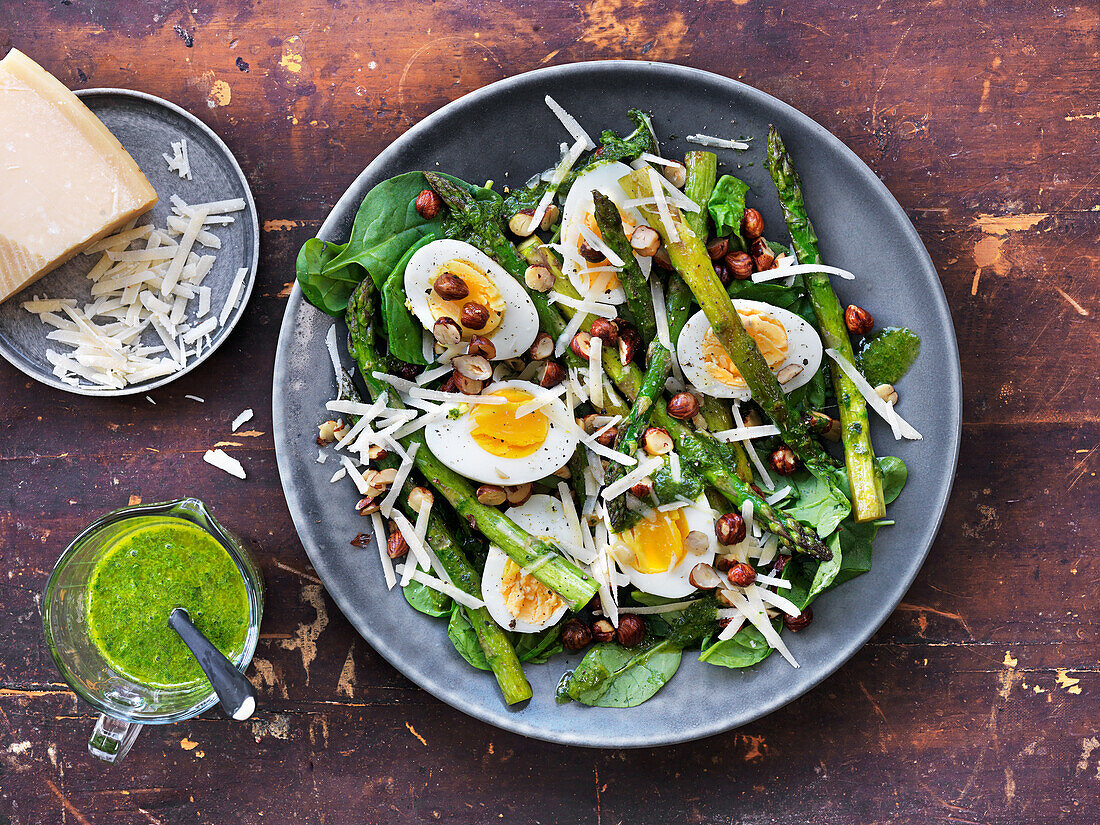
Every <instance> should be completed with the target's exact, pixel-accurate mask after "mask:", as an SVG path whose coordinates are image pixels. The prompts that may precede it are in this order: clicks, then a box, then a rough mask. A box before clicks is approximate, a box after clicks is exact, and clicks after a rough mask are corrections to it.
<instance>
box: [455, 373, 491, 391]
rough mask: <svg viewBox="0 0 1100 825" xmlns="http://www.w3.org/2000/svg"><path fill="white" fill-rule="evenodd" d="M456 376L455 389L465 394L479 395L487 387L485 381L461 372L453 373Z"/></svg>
mask: <svg viewBox="0 0 1100 825" xmlns="http://www.w3.org/2000/svg"><path fill="white" fill-rule="evenodd" d="M451 375H452V376H454V387H455V388H454V391H455V392H460V393H463V394H464V395H478V394H479V393H480V392H481V391H482V390H483V389H485V382H484V381H482V380H480V379H477V378H467V377H466V376H465V375H463V374H462V373H461V372H457V371H456V372H453V373H451Z"/></svg>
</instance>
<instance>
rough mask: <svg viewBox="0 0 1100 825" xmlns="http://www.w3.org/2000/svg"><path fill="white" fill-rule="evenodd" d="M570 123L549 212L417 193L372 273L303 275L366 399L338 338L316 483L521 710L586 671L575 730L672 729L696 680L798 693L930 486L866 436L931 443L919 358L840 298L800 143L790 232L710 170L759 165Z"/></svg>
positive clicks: (385, 191) (330, 270)
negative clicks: (634, 714) (652, 704)
mask: <svg viewBox="0 0 1100 825" xmlns="http://www.w3.org/2000/svg"><path fill="white" fill-rule="evenodd" d="M546 103H547V105H548V106H549V107H550V108H551V110H552V111H553V112H554V114H555V115H557V117H558V118H559V119H560V121H561V123H562V126H563V128H564V130H565V132H566V133H567V134H568V136H569V138H570V140H569V141H568V142H566V143H563V144H562V147H561V157H560V159H559V160H558V161H557V163H555V164H554V165H553V166H552V167H551V168H549V169H547V170H546V171H544V172H541V173H539V174H536V175H534V176H533V177H532V178H531V179H530V180H529V181H528V182H527V183H526V184H525V185H524V186H523V187H521V188H518V189H511V190H510V189H508V188H507V187H505V188H503V189H500V188H498V187H497V186H496V185H494V183H493V182H492V181H488V182H486V183H485V184H484V185H478V184H473V183H469V182H467V181H463V180H460V179H458V178H456V177H453V176H451V175H448V174H445V173H443V172H438V171H429V172H408V173H405V174H401V175H398V176H396V177H392V178H389V179H388V180H384V181H382V182H381V183H379V184H378V185H377V186H375V187H374V188H373V189H371V191H370V192H369V193H368V194H367V195H366V197H365V198H364V199H363V202H362V204H361V206H360V208H359V210H358V213H357V215H356V218H355V222H354V225H353V227H352V229H351V233H350V237H349V239H348V241H347V242H346V243H342V244H341V243H332V242H327V241H324V240H321V239H319V238H313V239H311V240H309V241H307V242H306V244H305V245H304V246H303V247H302V249H301V251H300V253H299V256H298V261H297V277H298V283H299V284H300V286H301V288H302V291H303V294H304V295H305V297H306V298H307V299H308V300H309V301H310V302H311V303H312V304H314V305H315V306H316V307H318V308H319V309H321V310H323V311H324V312H327V313H329V314H330V315H333V316H335V317H336V318H337V319H343V320H344V321H345V322H346V325H347V335H346V350H347V353H348V354H350V356H351V358H352V360H353V362H354V372H355V373H356V375H352V373H351V372H349V371H347V370H345V369H344V367H343V366H342V364H343V360H342V352H341V349H342V347H341V341H340V340H338V339H339V338H340V337H341V336H340V335H339V334H338V332H337V324H334V325H333V327H332V329H331V330H330V332H329V337H328V345H329V354H330V356H331V360H332V364H333V367H334V369H335V374H336V391H335V392H334V396H335V397H334V398H333V399H332V400H330V401H328V403H327V404H326V411H327V419H328V420H325V421H324V422H323V423H322V424H321V425H320V427H319V434H318V443H319V444H320V445H321V449H320V450H319V452H318V456H317V461H318V462H320V463H325V462H328V461H330V460H331V461H332V462H333V465H334V466H335V473H334V475H333V477H332V481H333V483H336V482H340V481H341V480H344V479H347V480H348V482H349V483H350V485H353V486H354V488H355V496H354V498H352V497H351V496H350V495H349V505H348V506H352V502H355V504H354V506H355V507H356V509H357V510H358V511H359V512H360V513H361V514H362V515H363V516H364V517H367V518H369V519H370V520H371V523H372V531H373V535H374V537H375V539H376V543H377V547H378V560H379V564H378V566H377V568H375V569H374V570H372V571H368V573H369V574H370V575H377V576H379V577H384V581H385V583H386V586H387V587H388V588H389V589H390V590H395V589H398V588H400V589H401V591H402V593H403V595H404V598H405V600H406V601H407V602H408V605H409V607H411V608H412V609H415V610H418V611H420V612H422V613H425V614H427V615H429V616H434V617H438V618H439V619H440V620H441V624H442V623H443V622H445V623H446V634H447V637H448V639H449V640H450V642H451V643H453V645H454V647H455V649H456V651H457V652H458V654H459V655H460V656H461V657H462V658H463V659H465V660H466V661H467V662H468V663H469V664H470V665H472V666H473V667H475V668H480V669H482V670H487V671H491V672H492V673H493V675H494V676H495V678H496V681H497V683H498V685H499V687H500V691H501V693H502V695H503V697H504V700H505V701H506V702H508V703H509V704H514V703H518V702H522V701H524V700H526V699H528V698H530V697H531V687H530V685H529V683H528V681H527V678H526V677H525V675H524V670H523V668H524V666H525V665H527V664H542V663H546V662H547V661H549V660H550V659H552V658H554V657H555V656H556V655H557V654H560V653H563V652H566V651H568V652H570V653H574V654H581V653H583V657H582V658H580V660H579V662H576V661H575V660H574V666H573V667H572V668H571V669H568V670H564V669H563V670H564V673H563V676H562V679H561V681H560V683H559V689H558V699H559V701H563V702H566V701H577V702H581V703H584V704H587V705H593V706H600V707H633V706H636V705H638V704H641V703H642V702H644V701H646V700H647V699H649V698H650V697H651V696H653V695H654V694H655V693H656V692H657V691H659V690H660V689H661V687H662V686H663V685H664V684H666V683H667V682H668V680H669V679H671V678H672V676H673V675H674V674H675V672H676V670H677V668H678V667H679V664H680V661H681V659H682V657H683V656H684V655H685V653H686V654H687V655H694V656H697V657H698V658H699V660H700V661H703V662H706V663H707V664H710V665H715V666H721V667H727V668H744V667H750V666H752V665H755V664H756V663H758V662H760V661H762V660H763V659H765V658H766V657H768V656H769V655H770V654H771V653H772V652H773V651H777V652H778V653H779V654H780V656H782V657H783V658H784V659H785V660H786V661H787V662H788V663H789V664H790V665H791V666H792V667H798V662H797V660H796V658H795V656H794V655H793V654H792V652H791V651H790V649H789V648H788V646H787V644H786V642H785V631H786V632H791V633H795V632H803V631H805V632H812V630H807V628H809V627H810V625H811V622H812V618H813V612H812V608H811V603H812V602H813V601H814V600H815V599H816V598H817V597H818V596H819V595H821V594H822V593H824V592H825V591H827V590H829V589H830V588H832V587H835V586H837V585H839V584H841V583H843V582H845V581H847V580H849V579H851V578H853V577H855V576H858V575H859V574H860V573H863V572H865V571H866V570H868V569H869V568H870V565H871V548H872V541H873V539H874V537H875V534H876V532H877V531H878V530H879V529H880V528H881V527H884V526H888V525H892V524H893V522H892V521H891V520H889V519H888V517H887V513H886V505H887V504H889V503H890V502H892V501H893V500H894V499H895V498H896V497H897V496H898V494H899V493H900V492H901V490H902V487H903V486H904V484H905V480H906V469H905V465H904V464H903V463H902V461H901V460H900V459H898V458H894V457H891V456H886V455H879V456H876V454H875V451H874V448H873V445H872V443H871V433H870V420H869V418H870V413H871V412H872V411H873V412H874V413H875V415H877V416H880V417H882V418H883V419H884V420H885V421H886V422H887V424H888V425H889V427H890V430H891V433H892V434H893V436H894V437H895V438H896V439H919V438H920V437H921V436H920V434H919V433H918V432H917V431H916V430H915V429H914V428H913V427H912V426H911V425H909V424H908V423H907V422H906V421H905V420H904V419H903V418H902V417H901V416H900V415H899V414H898V413H897V411H896V410H895V405H896V403H897V401H898V393H897V390H896V389H895V388H894V385H895V384H896V383H897V382H898V381H899V380H900V379H901V378H902V376H903V375H904V374H905V373H906V371H907V370H908V369H909V367H910V366H911V365H912V363H913V362H914V360H915V359H916V357H917V355H918V352H919V346H920V342H919V338H918V337H917V335H916V334H914V333H913V332H911V331H910V330H908V329H905V328H904V327H882V326H876V324H875V320H874V319H873V318H872V316H871V314H870V313H868V312H867V311H866V310H865V309H863V308H861V307H860V306H857V305H854V304H853V305H849V306H847V307H845V306H844V305H843V304H842V303H841V302H840V300H839V299H838V297H837V294H836V292H835V291H834V289H833V284H832V279H835V278H840V279H855V278H856V275H854V274H853V273H850V272H846V271H845V270H842V269H838V268H836V267H832V266H828V265H826V264H824V263H823V262H822V260H821V256H820V254H819V251H818V240H817V236H816V235H815V233H814V229H813V226H812V225H811V223H810V218H809V216H808V215H807V212H806V207H805V203H804V201H803V194H802V185H801V180H800V178H799V176H798V173H797V172H796V171H795V169H794V167H793V165H792V162H791V158H790V156H789V155H788V153H787V150H786V148H785V147H784V145H783V141H782V139H781V137H780V135H779V134H778V133H777V132H776V130H775V129H772V130H771V132H770V133H769V134H768V136H767V147H766V149H767V166H768V170H769V172H770V173H771V177H772V180H773V181H774V183H775V187H776V191H777V192H778V196H779V202H780V206H781V208H782V213H783V216H784V219H785V223H786V227H785V230H786V231H785V232H780V231H779V230H778V229H777V228H775V227H767V228H765V226H764V219H763V217H762V215H761V213H760V212H759V211H758V210H756V209H754V208H752V207H751V206H748V205H747V204H746V196H747V195H748V193H749V187H748V186H747V185H746V184H745V183H744V182H742V181H741V180H739V179H738V178H737V177H736V176H734V175H732V174H721V175H719V173H718V156H717V154H716V152H712V151H707V150H706V149H715V150H717V151H723V152H738V151H743V150H744V149H747V148H748V144H746V143H744V142H741V141H734V140H728V139H725V138H715V137H709V136H706V135H692V136H690V137H689V138H688V140H689V141H691V142H693V143H696V144H699V145H701V146H703V147H705V148H704V149H700V150H697V151H690V152H688V153H687V154H686V155H685V157H684V158H683V160H682V161H681V160H679V159H672V158H666V157H663V156H662V154H661V149H660V146H659V144H658V141H657V136H656V133H655V131H654V128H653V124H652V122H651V118H650V116H649V115H647V114H645V113H643V112H641V111H638V110H631V111H630V112H629V117H630V119H631V120H632V121H633V124H634V129H633V131H632V132H630V133H629V134H627V135H626V136H620V135H619V134H616V133H615V132H613V131H604V132H603V133H602V134H601V135H600V137H599V140H598V141H596V140H593V139H592V137H591V136H590V135H589V134H588V132H586V131H585V129H584V128H583V127H582V126H581V124H580V123H579V122H578V121H577V120H576V119H575V118H573V117H572V116H571V115H569V114H568V113H567V112H566V111H565V110H564V109H562V107H561V106H559V105H558V104H557V103H556V102H555V101H554V100H553V99H552V98H550V97H547V98H546ZM788 238H789V243H790V245H789V246H785V245H784V243H783V242H781V239H783V240H786V239H788ZM858 285H859V281H858V280H855V281H854V284H853V286H856V287H858ZM349 493H350V489H349ZM360 543H361V544H363V545H364V546H369V544H367V543H366V542H360Z"/></svg>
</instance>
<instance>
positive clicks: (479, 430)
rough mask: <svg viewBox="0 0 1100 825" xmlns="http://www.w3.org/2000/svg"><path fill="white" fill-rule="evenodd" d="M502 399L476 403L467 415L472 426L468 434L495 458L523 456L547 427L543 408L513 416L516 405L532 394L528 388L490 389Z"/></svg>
mask: <svg viewBox="0 0 1100 825" xmlns="http://www.w3.org/2000/svg"><path fill="white" fill-rule="evenodd" d="M489 395H491V396H497V397H499V398H503V399H505V403H503V404H478V405H477V406H475V407H474V408H473V411H472V412H471V413H470V417H471V418H473V420H474V427H473V430H471V432H470V435H471V436H472V437H473V439H474V441H475V442H476V443H477V445H478V446H479V447H481V448H482V449H483V450H485V451H486V452H488V453H491V454H493V455H495V456H496V457H497V458H524V457H525V456H529V455H531V453H533V452H535V451H536V450H537V449H538V448H539V447H541V446H542V444H543V442H544V441H546V434H547V433H548V432H549V431H550V420H549V419H548V418H547V417H546V414H545V413H544V412H543V411H542V410H535V411H534V412H530V413H528V414H527V415H525V416H523V417H522V418H517V417H516V409H517V408H518V407H520V406H521V405H523V404H526V403H527V402H528V401H530V400H531V399H532V398H533V397H534V396H532V395H531V393H529V392H524V391H523V390H517V389H512V388H505V389H503V390H498V391H496V392H492V393H489Z"/></svg>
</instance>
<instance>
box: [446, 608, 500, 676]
mask: <svg viewBox="0 0 1100 825" xmlns="http://www.w3.org/2000/svg"><path fill="white" fill-rule="evenodd" d="M447 637H448V638H449V639H450V640H451V644H453V645H454V646H455V650H457V651H458V653H459V655H460V656H461V657H462V658H463V659H465V660H466V661H467V662H469V663H470V664H471V665H473V666H474V667H476V668H477V669H478V670H489V669H490V668H489V662H488V661H487V660H486V658H485V651H484V650H482V649H481V643H480V642H479V641H478V640H477V632H476V631H475V630H474V629H473V627H471V626H470V622H469V620H467V618H466V614H465V613H464V612H463V610H462V605H460V604H456V605H455V606H454V607H452V608H451V620H450V621H449V622H447Z"/></svg>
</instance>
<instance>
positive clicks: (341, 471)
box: [328, 467, 348, 484]
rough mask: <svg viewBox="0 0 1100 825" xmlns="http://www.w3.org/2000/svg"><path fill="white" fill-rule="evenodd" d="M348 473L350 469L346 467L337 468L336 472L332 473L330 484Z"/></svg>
mask: <svg viewBox="0 0 1100 825" xmlns="http://www.w3.org/2000/svg"><path fill="white" fill-rule="evenodd" d="M347 474H348V471H347V470H346V469H344V468H343V467H341V468H340V469H339V470H337V471H336V472H335V473H333V474H332V478H330V479H329V480H328V483H329V484H335V483H336V482H337V481H339V480H340V479H342V478H343V477H344V476H346V475H347Z"/></svg>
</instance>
